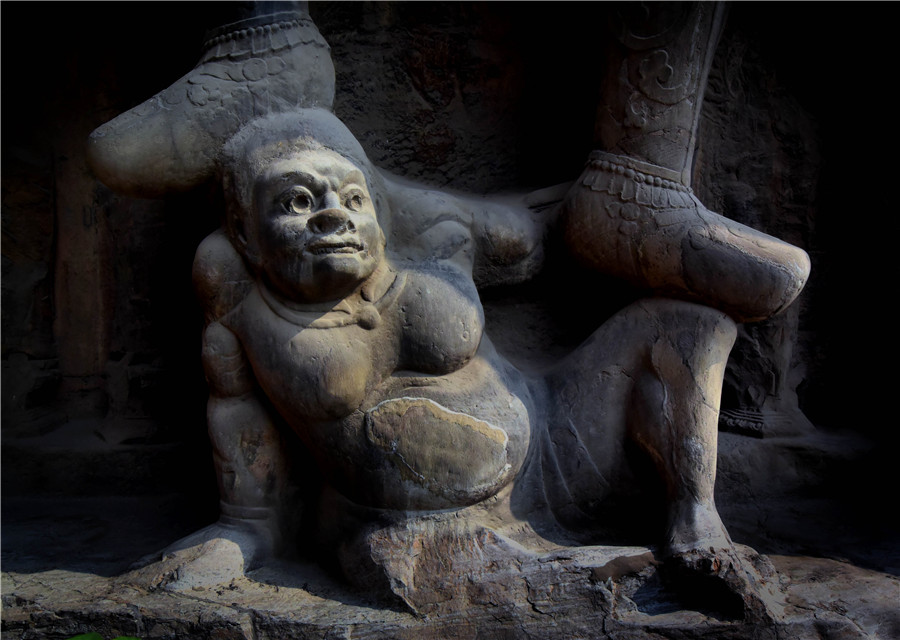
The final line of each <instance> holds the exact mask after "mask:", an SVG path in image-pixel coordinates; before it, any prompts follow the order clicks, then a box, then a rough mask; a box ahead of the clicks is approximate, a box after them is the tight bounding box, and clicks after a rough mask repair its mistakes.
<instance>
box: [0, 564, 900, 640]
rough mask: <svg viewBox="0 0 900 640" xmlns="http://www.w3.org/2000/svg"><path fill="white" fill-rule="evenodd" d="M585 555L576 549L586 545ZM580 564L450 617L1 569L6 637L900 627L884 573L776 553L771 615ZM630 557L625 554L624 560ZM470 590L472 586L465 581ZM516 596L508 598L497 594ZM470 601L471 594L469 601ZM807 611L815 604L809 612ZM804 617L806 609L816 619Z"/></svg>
mask: <svg viewBox="0 0 900 640" xmlns="http://www.w3.org/2000/svg"><path fill="white" fill-rule="evenodd" d="M582 553H583V551H582ZM618 558H619V559H618V560H614V561H610V562H606V563H604V564H602V565H601V566H593V567H591V566H589V565H588V566H586V565H584V564H583V558H579V556H578V554H577V553H576V554H575V555H572V554H564V555H562V556H558V557H557V558H556V559H555V560H549V559H548V560H547V561H544V562H543V563H542V564H541V566H540V567H537V568H535V569H534V570H533V572H532V573H531V574H530V576H529V574H528V573H527V569H526V568H525V567H523V568H522V571H521V572H519V571H514V572H513V573H512V574H510V575H507V576H504V581H503V585H504V587H505V588H504V589H503V590H502V591H490V590H487V589H484V590H482V591H480V592H476V591H473V592H472V596H473V599H474V600H476V602H470V604H469V606H467V607H466V608H465V610H463V611H460V612H459V614H457V615H453V616H444V617H438V618H434V617H429V616H425V617H417V616H413V615H412V614H410V613H407V612H403V611H398V610H394V609H391V608H389V607H385V606H384V605H383V604H381V603H378V602H376V601H372V600H369V599H366V598H365V597H364V596H361V595H359V594H356V593H353V592H349V591H347V590H346V589H345V588H344V587H342V586H341V585H339V584H337V583H335V582H333V581H332V580H330V579H329V578H327V577H326V576H324V575H323V574H322V573H321V571H320V570H319V569H317V568H315V567H314V566H311V565H281V566H277V567H271V568H262V569H259V570H257V571H256V572H254V573H252V574H251V575H250V576H249V577H244V578H238V579H235V580H234V581H232V582H231V583H229V584H227V585H221V586H217V587H210V588H199V587H198V588H197V589H194V590H191V591H189V592H185V593H172V592H170V591H164V590H163V591H147V590H145V589H141V588H136V587H133V586H130V585H128V584H126V583H123V582H122V581H121V580H118V579H110V578H103V577H99V576H96V575H91V574H84V573H75V572H71V571H59V570H57V571H48V572H43V573H36V574H30V575H23V574H15V573H6V574H4V575H3V585H2V589H3V637H4V638H10V639H22V640H32V639H36V638H66V637H71V636H72V635H75V634H77V633H84V632H87V631H96V632H99V633H101V635H103V636H104V637H113V636H115V635H120V634H122V635H124V634H127V635H136V636H138V637H141V638H144V639H145V640H156V639H175V638H178V639H181V638H197V639H203V638H234V639H236V640H237V639H240V640H245V639H246V640H249V639H251V638H253V639H257V640H263V639H266V640H267V639H272V640H275V639H279V640H281V639H284V638H297V639H307V638H344V637H353V638H372V639H373V640H374V639H376V638H378V639H387V638H404V639H405V638H410V639H412V638H436V639H437V638H441V639H445V638H460V639H463V638H476V637H477V638H492V639H493V638H497V639H500V638H504V639H505V638H510V639H512V638H527V637H540V638H546V639H548V640H552V639H557V638H558V639H560V640H562V639H564V638H565V639H568V638H592V639H601V638H610V639H616V640H619V639H622V638H629V639H634V640H644V639H648V640H649V639H651V638H673V639H674V638H710V639H713V638H715V639H716V640H719V639H725V638H735V639H736V638H773V639H774V638H779V639H782V640H794V639H797V640H807V639H808V640H819V639H821V638H848V639H849V638H859V639H866V640H883V639H887V638H893V637H896V636H897V634H898V632H900V614H898V611H897V607H896V601H897V597H898V592H900V582H898V580H897V578H895V577H893V576H888V575H885V574H882V573H877V572H873V571H866V570H864V569H859V568H857V567H854V566H852V565H849V564H846V563H842V562H836V561H834V560H823V559H816V558H805V557H796V556H795V557H787V556H773V557H771V558H770V560H771V563H772V566H773V567H774V568H775V569H776V570H777V571H778V575H779V576H780V580H781V581H782V582H783V583H784V585H783V586H784V589H785V596H784V597H785V601H786V607H785V616H784V619H783V620H782V621H779V622H778V623H768V624H752V623H745V622H737V621H734V620H729V619H728V617H727V616H723V615H722V612H721V611H720V612H715V611H709V610H707V611H706V612H705V613H703V612H700V611H696V610H684V609H681V608H680V606H679V603H678V602H677V600H675V599H673V598H674V594H672V593H671V592H668V591H667V590H666V588H665V587H664V586H663V585H661V584H660V583H659V582H658V580H657V579H656V577H655V574H656V569H655V568H654V566H653V565H652V562H649V561H648V558H650V556H649V554H648V552H647V550H646V549H643V550H642V549H639V548H635V549H629V550H625V549H619V550H618ZM626 560H627V561H626ZM469 586H470V587H475V586H477V583H469ZM516 590H520V591H521V592H520V593H517V594H516V595H517V597H518V596H522V598H523V599H520V600H517V601H516V603H515V604H514V605H511V604H510V603H509V602H508V601H507V602H505V603H503V602H495V600H496V599H497V598H500V600H501V601H502V600H504V599H505V598H508V596H510V595H511V594H513V593H514V592H516ZM477 600H480V602H478V601H477ZM812 612H815V613H814V614H812ZM811 614H812V615H811Z"/></svg>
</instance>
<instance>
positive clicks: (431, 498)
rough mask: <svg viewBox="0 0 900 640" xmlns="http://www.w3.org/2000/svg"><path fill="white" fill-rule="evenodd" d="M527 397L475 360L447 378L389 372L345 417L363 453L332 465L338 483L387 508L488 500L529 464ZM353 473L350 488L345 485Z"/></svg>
mask: <svg viewBox="0 0 900 640" xmlns="http://www.w3.org/2000/svg"><path fill="white" fill-rule="evenodd" d="M523 396H525V392H524V385H519V384H518V383H517V381H516V380H512V381H510V380H505V379H504V378H503V377H502V375H501V374H500V373H499V371H498V370H497V369H496V368H495V367H494V366H493V365H492V364H491V363H490V362H488V361H487V360H485V359H484V358H478V357H476V358H475V359H474V360H473V361H471V362H470V363H469V364H468V365H466V366H465V367H463V368H462V369H460V370H459V371H457V372H454V373H452V374H449V375H445V376H434V377H421V376H412V375H410V376H404V375H395V376H392V377H391V378H390V379H389V380H387V381H385V383H384V384H382V385H381V386H380V387H378V388H376V389H375V390H373V392H372V393H371V394H370V395H369V397H368V398H367V400H366V402H365V403H364V405H363V406H364V410H363V411H360V412H357V413H355V414H353V415H351V416H349V417H348V418H346V419H345V420H343V421H342V423H341V425H340V427H339V428H340V429H341V432H342V433H345V434H347V436H349V437H350V438H351V439H353V440H356V442H357V443H358V444H359V450H358V451H357V455H353V456H351V457H350V459H347V460H346V462H347V463H349V465H348V466H350V467H352V469H348V468H345V469H335V470H336V471H337V472H338V474H337V477H336V478H335V480H337V482H336V484H337V485H338V487H339V488H341V489H342V491H343V492H344V493H345V494H347V496H348V497H349V498H351V499H353V500H355V501H357V502H360V503H363V504H366V505H369V506H373V507H379V508H387V509H425V510H431V509H446V508H452V507H460V506H466V505H469V504H474V503H476V502H479V501H481V500H484V499H486V498H488V497H490V496H492V495H494V494H495V493H497V492H498V491H499V490H500V489H501V488H503V487H504V486H505V485H506V484H508V483H509V482H510V480H512V478H513V477H515V475H516V473H517V472H518V470H519V469H520V468H521V466H522V463H523V461H524V457H525V452H526V451H527V449H528V441H529V435H530V423H529V418H528V410H527V406H526V405H527V402H528V398H527V396H525V397H523ZM351 434H353V435H351ZM338 444H339V443H338ZM339 448H341V447H340V445H339ZM354 449H356V447H347V449H346V450H345V452H349V451H352V450H354ZM341 466H343V465H341ZM348 477H349V478H353V479H354V480H353V482H352V484H351V485H348V484H346V483H345V482H344V480H345V479H346V478H348Z"/></svg>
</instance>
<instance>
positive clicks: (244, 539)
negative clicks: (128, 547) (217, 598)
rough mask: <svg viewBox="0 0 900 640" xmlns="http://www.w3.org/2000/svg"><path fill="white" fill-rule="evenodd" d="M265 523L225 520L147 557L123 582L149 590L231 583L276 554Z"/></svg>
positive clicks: (175, 589) (185, 589)
mask: <svg viewBox="0 0 900 640" xmlns="http://www.w3.org/2000/svg"><path fill="white" fill-rule="evenodd" d="M274 548H275V538H274V536H273V535H272V533H271V532H270V530H269V527H268V526H267V525H266V524H265V523H264V521H239V520H236V519H230V518H229V519H225V520H221V521H219V522H216V523H214V524H211V525H209V526H208V527H204V528H203V529H200V530H199V531H196V532H195V533H192V534H191V535H189V536H187V537H185V538H182V539H181V540H179V541H177V542H175V543H173V544H172V545H170V546H168V547H166V548H165V549H164V550H163V551H162V552H160V553H156V554H152V555H150V556H146V557H145V558H143V559H142V560H141V561H140V562H138V563H136V564H135V568H133V569H132V570H131V571H129V572H128V573H126V574H125V575H123V576H121V580H123V581H124V582H128V583H133V584H138V585H140V586H143V587H145V588H147V589H150V590H156V589H167V590H169V591H189V590H192V589H201V588H207V587H213V586H216V585H221V584H229V583H230V582H231V581H232V580H234V579H236V578H240V577H242V576H243V575H244V574H245V573H246V572H247V571H250V570H252V569H255V568H256V567H258V566H260V564H261V563H262V562H263V561H264V560H266V559H268V558H271V557H272V556H273V555H274Z"/></svg>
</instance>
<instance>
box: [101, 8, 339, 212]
mask: <svg viewBox="0 0 900 640" xmlns="http://www.w3.org/2000/svg"><path fill="white" fill-rule="evenodd" d="M333 99H334V66H333V65H332V62H331V57H330V54H329V50H328V45H327V44H326V42H325V40H324V39H323V38H322V36H321V34H320V33H319V31H318V29H316V26H315V25H314V24H313V22H312V20H311V19H310V18H309V16H308V15H307V14H306V13H305V12H303V11H300V10H296V9H295V10H292V11H285V12H282V13H276V14H270V15H266V16H259V17H254V18H249V19H247V20H242V21H240V22H236V23H233V24H230V25H226V26H225V27H222V28H220V29H217V30H216V31H214V32H212V33H210V34H209V39H208V40H207V42H206V43H205V45H204V53H203V55H202V57H201V59H200V62H199V63H198V64H197V66H196V67H195V68H194V70H193V71H191V72H190V73H188V74H187V75H186V76H184V77H183V78H181V79H180V80H178V81H177V82H175V83H174V84H172V86H170V87H169V88H168V89H165V90H164V91H162V92H160V93H158V94H157V95H155V96H153V97H152V98H150V99H149V100H147V101H146V102H144V103H143V104H140V105H138V106H137V107H135V108H133V109H131V110H130V111H127V112H125V113H123V114H121V115H120V116H118V117H117V118H115V119H114V120H112V121H110V122H108V123H106V124H105V125H103V126H101V127H99V128H98V129H97V130H96V131H94V132H93V133H92V134H91V137H90V141H89V144H88V159H89V161H90V163H91V168H92V169H93V170H94V173H95V174H96V175H97V177H98V178H100V180H101V181H102V182H103V183H104V184H105V185H106V186H108V187H109V188H111V189H113V190H115V191H119V192H121V193H124V194H127V195H130V196H133V197H158V196H160V195H163V194H165V193H167V192H170V191H182V190H186V189H189V188H191V187H193V186H196V185H197V184H200V183H201V182H203V181H204V180H206V179H207V178H209V177H211V176H212V175H213V172H214V169H215V166H214V161H215V158H216V156H217V155H218V153H219V151H220V150H221V147H222V144H223V143H224V142H225V141H226V140H228V138H230V137H231V136H232V135H233V134H234V133H235V132H236V131H237V130H238V129H239V128H240V127H241V126H242V125H244V124H246V123H247V122H249V121H250V120H252V119H253V118H256V117H258V116H263V115H267V114H269V113H272V112H281V111H287V110H289V109H292V108H295V107H298V106H302V107H321V108H326V109H330V108H331V104H332V102H333Z"/></svg>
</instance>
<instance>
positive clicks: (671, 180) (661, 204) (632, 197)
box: [580, 151, 697, 209]
mask: <svg viewBox="0 0 900 640" xmlns="http://www.w3.org/2000/svg"><path fill="white" fill-rule="evenodd" d="M678 175H679V174H678V173H677V172H675V171H672V170H671V169H666V168H665V167H659V166H656V165H653V164H650V163H647V162H642V161H640V160H635V159H633V158H629V157H627V156H617V155H613V154H611V153H606V152H605V151H594V152H592V153H591V155H590V157H589V158H588V163H587V167H586V168H585V170H584V173H582V176H581V180H580V182H581V184H582V185H584V186H585V187H589V188H590V189H591V190H592V191H602V192H605V193H609V194H610V195H614V196H617V197H618V198H620V199H621V200H623V201H626V202H632V201H633V202H635V203H637V204H639V205H644V206H648V207H652V208H654V209H687V208H694V207H696V206H697V203H696V201H695V199H694V197H693V191H691V189H690V187H686V186H684V185H683V184H681V183H680V182H678V181H677V178H678Z"/></svg>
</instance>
